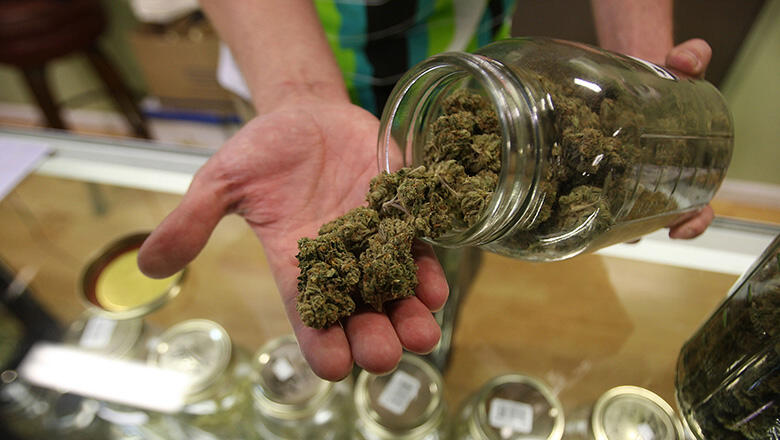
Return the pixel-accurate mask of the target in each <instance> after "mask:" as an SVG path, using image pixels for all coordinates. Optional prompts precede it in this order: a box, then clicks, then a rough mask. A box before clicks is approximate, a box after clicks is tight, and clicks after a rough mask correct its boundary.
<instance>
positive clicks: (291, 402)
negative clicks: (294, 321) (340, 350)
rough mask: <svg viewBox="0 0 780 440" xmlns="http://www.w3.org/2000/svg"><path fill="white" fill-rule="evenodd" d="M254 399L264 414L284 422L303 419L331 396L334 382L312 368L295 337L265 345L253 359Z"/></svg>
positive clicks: (290, 336) (282, 338) (281, 338)
mask: <svg viewBox="0 0 780 440" xmlns="http://www.w3.org/2000/svg"><path fill="white" fill-rule="evenodd" d="M252 369H253V378H252V382H253V383H252V397H253V398H254V400H255V405H256V407H257V408H258V409H259V410H260V411H262V412H263V413H266V414H269V415H271V416H273V417H277V418H282V419H294V418H299V417H303V416H305V415H306V414H309V413H310V412H312V411H314V410H316V409H317V408H318V407H319V406H320V404H321V403H322V402H323V401H324V400H325V398H326V397H327V396H328V394H329V392H330V390H331V388H332V387H333V383H332V382H328V381H326V380H324V379H321V378H320V377H318V376H317V375H316V374H315V373H314V371H312V369H311V368H310V367H309V364H308V363H307V362H306V359H305V358H304V357H303V354H302V353H301V349H300V347H299V346H298V342H297V341H296V340H295V337H293V336H292V335H287V336H282V337H280V338H276V339H274V340H272V341H270V342H268V343H267V344H265V345H263V346H262V347H261V348H260V349H259V350H258V351H257V353H255V355H254V358H253V359H252Z"/></svg>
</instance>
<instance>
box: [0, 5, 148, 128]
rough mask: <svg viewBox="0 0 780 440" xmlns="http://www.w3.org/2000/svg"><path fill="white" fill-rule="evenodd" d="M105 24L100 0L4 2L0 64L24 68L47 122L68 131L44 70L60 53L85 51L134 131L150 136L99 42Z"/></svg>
mask: <svg viewBox="0 0 780 440" xmlns="http://www.w3.org/2000/svg"><path fill="white" fill-rule="evenodd" d="M105 27H106V19H105V16H104V14H103V10H102V8H101V6H100V1H99V0H0V63H4V64H10V65H12V66H15V67H16V68H18V69H20V70H21V72H22V73H23V75H24V78H25V80H26V82H27V85H28V86H29V88H30V90H31V91H32V93H33V95H34V97H35V100H36V102H37V103H38V106H39V107H40V109H41V111H42V112H43V114H44V116H45V118H46V122H47V125H48V126H49V127H52V128H60V129H65V128H66V126H65V124H64V123H63V121H62V117H61V115H60V109H59V105H58V104H57V102H56V101H55V100H54V98H53V96H52V93H51V89H50V87H49V84H48V82H47V79H46V70H47V66H48V64H49V62H51V61H52V60H54V59H56V58H58V57H62V56H65V55H70V54H76V53H80V54H83V55H84V56H86V57H87V59H88V60H89V62H90V64H91V65H92V67H93V68H94V69H95V71H96V73H97V75H98V76H99V78H100V79H101V80H102V82H103V84H104V85H105V87H106V90H107V91H108V93H109V94H110V95H111V97H112V98H113V101H114V103H115V104H116V106H117V108H118V109H119V110H120V111H121V112H122V114H123V115H124V117H125V118H126V119H127V121H128V123H129V124H130V126H131V127H132V131H133V133H134V134H135V135H136V136H138V137H142V138H149V133H148V131H147V128H146V123H145V120H144V117H143V115H142V114H141V112H140V110H139V108H138V105H137V103H136V101H135V100H134V98H133V96H132V94H131V93H130V91H129V89H128V88H127V86H126V85H125V83H124V81H123V80H122V78H121V77H120V76H119V74H118V73H117V70H116V69H115V68H114V66H113V64H112V63H111V61H110V60H109V59H108V58H107V57H106V56H105V55H104V54H103V52H102V51H101V50H100V48H99V46H98V37H99V36H100V35H101V33H102V32H103V31H104V29H105Z"/></svg>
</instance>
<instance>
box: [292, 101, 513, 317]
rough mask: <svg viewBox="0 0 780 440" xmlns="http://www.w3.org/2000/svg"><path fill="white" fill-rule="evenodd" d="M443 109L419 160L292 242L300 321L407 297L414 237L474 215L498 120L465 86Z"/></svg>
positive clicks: (488, 178)
mask: <svg viewBox="0 0 780 440" xmlns="http://www.w3.org/2000/svg"><path fill="white" fill-rule="evenodd" d="M443 111H444V114H443V115H441V116H440V117H439V118H438V119H437V120H436V121H435V122H434V123H433V124H432V127H431V130H430V133H429V137H428V142H427V143H426V145H425V150H424V153H423V154H424V156H425V158H424V163H425V165H421V166H418V167H416V168H402V169H400V170H398V171H396V172H394V173H385V172H383V173H380V174H379V175H377V176H375V177H374V178H373V179H372V180H371V183H370V186H369V191H368V193H367V194H366V201H367V202H368V206H366V207H359V208H355V209H353V210H351V211H349V212H348V213H346V214H344V215H343V216H341V217H339V218H337V219H335V220H333V221H330V222H328V223H326V224H324V225H323V226H322V227H321V228H320V230H319V235H318V236H317V238H314V239H311V238H302V239H300V240H299V241H298V249H299V252H298V256H297V257H298V266H299V269H300V271H301V273H300V276H299V277H298V291H299V292H298V298H297V300H298V303H297V310H298V313H299V315H300V316H301V320H302V321H303V323H304V324H305V325H307V326H310V327H315V328H324V327H327V326H329V325H333V324H335V323H336V322H338V320H339V319H341V318H344V317H346V316H349V315H351V314H352V313H353V312H354V310H355V307H356V304H358V303H364V304H367V305H369V306H370V307H372V308H374V309H375V310H377V311H382V310H384V308H385V306H384V305H385V303H386V302H388V301H393V300H396V299H400V298H405V297H408V296H410V295H413V294H414V289H415V287H416V286H417V266H416V265H415V263H414V257H413V256H412V241H413V240H414V239H415V237H430V238H436V237H439V236H441V235H442V234H444V233H446V232H448V231H451V230H453V229H457V228H465V227H468V226H471V225H473V224H474V223H476V222H477V221H478V219H479V218H480V217H481V215H482V211H483V210H484V208H485V206H486V204H487V202H488V201H489V200H490V196H491V194H492V192H493V189H494V188H495V186H496V183H497V182H498V174H497V173H498V171H499V170H500V169H501V159H500V158H501V151H500V150H501V136H500V135H499V124H498V118H497V116H496V114H495V112H494V111H493V109H492V108H491V107H490V105H489V103H488V102H487V100H485V98H483V97H481V96H479V95H477V94H473V93H467V92H465V91H462V92H457V93H455V94H453V95H452V96H450V97H448V98H447V99H445V100H444V102H443Z"/></svg>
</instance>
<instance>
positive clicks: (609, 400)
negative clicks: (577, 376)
mask: <svg viewBox="0 0 780 440" xmlns="http://www.w3.org/2000/svg"><path fill="white" fill-rule="evenodd" d="M564 432H565V438H566V439H567V440H569V439H570V440H637V439H639V440H645V439H647V440H649V439H653V440H684V439H685V437H684V432H683V427H682V424H681V423H680V420H679V419H678V418H677V416H676V415H675V413H674V409H672V407H671V406H669V404H668V403H667V402H666V401H665V400H663V399H662V398H661V397H660V396H658V395H657V394H655V393H653V392H652V391H650V390H647V389H645V388H640V387H636V386H620V387H615V388H612V389H610V390H609V391H607V392H606V393H604V394H603V395H601V397H599V399H598V400H597V401H596V403H595V404H594V405H593V406H592V407H588V408H583V409H582V410H578V411H574V412H573V413H572V414H570V415H567V417H566V429H565V431H564Z"/></svg>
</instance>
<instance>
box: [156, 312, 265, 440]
mask: <svg viewBox="0 0 780 440" xmlns="http://www.w3.org/2000/svg"><path fill="white" fill-rule="evenodd" d="M147 362H148V363H149V364H151V365H155V366H158V367H161V368H168V369H173V370H177V371H183V372H186V373H189V374H192V375H193V377H194V379H193V384H192V387H191V390H190V392H189V395H188V396H187V404H186V405H185V407H184V409H183V410H182V411H181V412H180V413H179V414H177V415H176V416H175V417H173V418H171V417H166V418H165V424H166V426H167V429H168V430H170V431H171V432H177V431H178V433H177V434H174V438H176V437H181V436H183V437H181V438H198V439H212V438H213V439H220V440H229V439H243V438H244V435H243V433H242V432H241V426H242V423H241V422H242V419H243V415H244V414H245V413H246V408H245V407H246V404H247V403H248V400H249V399H248V393H247V392H246V390H247V388H248V385H249V378H250V374H251V365H250V363H249V356H248V355H247V354H246V353H245V352H244V351H243V350H240V349H237V348H236V347H233V345H232V343H231V341H230V336H229V335H228V333H227V331H225V329H224V328H222V326H220V325H219V324H217V323H216V322H213V321H208V320H205V319H192V320H188V321H183V322H180V323H178V324H176V325H174V326H172V327H170V328H168V329H167V330H165V331H164V332H163V333H162V334H161V335H160V336H159V337H158V338H157V345H156V347H155V348H154V350H152V351H151V352H150V353H149V357H148V360H147Z"/></svg>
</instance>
